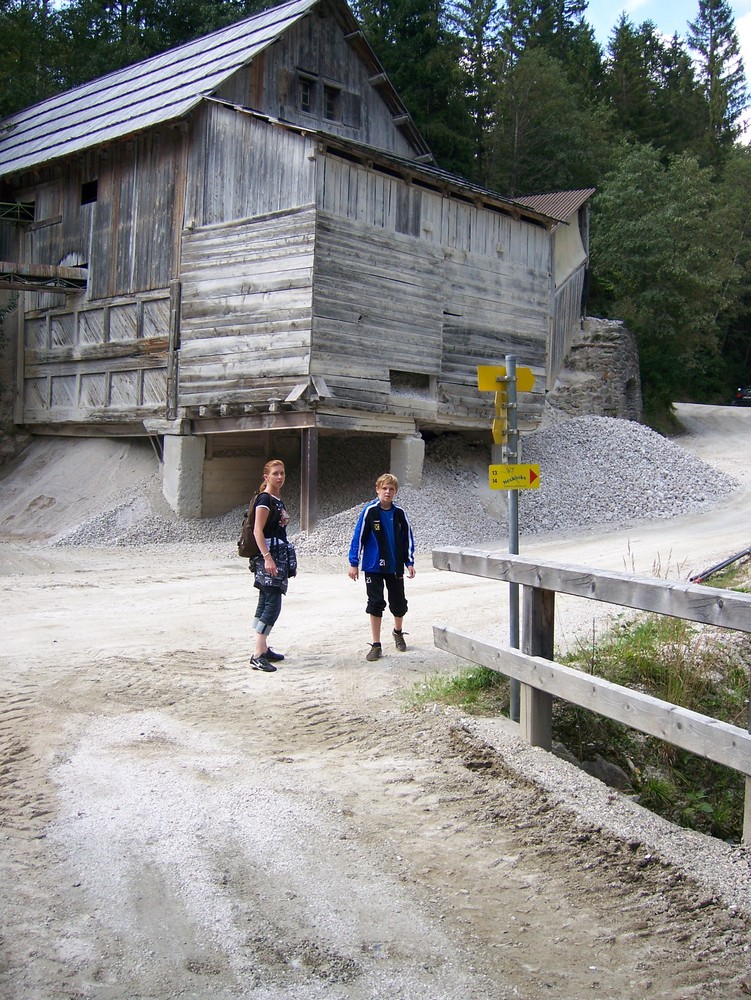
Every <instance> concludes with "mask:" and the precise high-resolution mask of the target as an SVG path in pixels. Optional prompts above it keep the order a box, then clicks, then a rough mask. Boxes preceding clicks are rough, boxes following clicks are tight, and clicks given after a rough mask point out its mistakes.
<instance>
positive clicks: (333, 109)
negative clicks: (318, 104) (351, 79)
mask: <svg viewBox="0 0 751 1000" xmlns="http://www.w3.org/2000/svg"><path fill="white" fill-rule="evenodd" d="M323 117H324V118H325V119H326V120H327V121H330V122H337V121H339V120H340V119H341V117H342V114H341V94H340V92H339V89H338V88H337V87H329V86H324V88H323Z"/></svg>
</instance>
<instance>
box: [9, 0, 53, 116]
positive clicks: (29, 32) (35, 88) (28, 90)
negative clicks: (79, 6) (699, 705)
mask: <svg viewBox="0 0 751 1000" xmlns="http://www.w3.org/2000/svg"><path fill="white" fill-rule="evenodd" d="M0 32H2V38H3V58H2V60H0V117H5V116H6V115H9V114H12V113H13V112H14V111H18V110H19V109H20V108H24V107H28V106H29V105H30V104H36V102H37V101H41V100H43V99H44V98H45V97H49V96H50V94H54V93H56V92H57V91H58V90H59V89H60V87H61V80H60V75H59V73H58V71H57V68H56V67H57V63H58V59H57V55H58V14H57V12H56V10H55V9H54V7H53V6H52V5H51V4H50V3H49V2H48V0H10V2H8V0H0Z"/></svg>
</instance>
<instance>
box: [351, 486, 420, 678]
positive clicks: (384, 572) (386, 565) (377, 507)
mask: <svg viewBox="0 0 751 1000" xmlns="http://www.w3.org/2000/svg"><path fill="white" fill-rule="evenodd" d="M398 489H399V481H398V479H397V478H396V476H392V475H391V473H390V472H385V473H384V474H383V475H382V476H379V477H378V479H377V480H376V494H377V497H378V499H377V500H371V501H370V503H368V504H366V506H365V507H364V508H363V509H362V511H361V512H360V516H359V517H358V519H357V524H356V526H355V533H354V535H353V536H352V544H351V545H350V547H349V578H350V580H357V578H358V576H359V575H360V571H359V565H360V557H361V556H362V571H363V573H364V574H365V587H366V591H367V595H368V604H367V607H366V608H365V611H366V613H367V614H369V615H370V633H371V638H372V640H373V641H372V643H371V644H370V649H369V650H368V652H367V654H366V656H365V659H366V660H369V661H371V662H372V661H373V660H377V659H378V658H379V657H380V655H381V652H382V649H381V619H382V618H383V612H384V610H385V609H386V602H385V601H384V599H383V587H384V584H385V585H386V592H387V594H388V600H389V610H390V611H391V613H392V615H393V616H394V630H393V632H392V633H391V634H392V635H393V637H394V643H395V645H396V648H397V649H398V650H399V652H401V653H403V652H405V651H406V649H407V644H406V642H405V641H404V633H403V632H402V622H403V620H404V616H405V615H406V613H407V599H406V597H405V596H404V568H405V566H406V568H407V576H408V577H409V578H410V580H411V579H412V578H413V577H414V575H415V540H414V538H413V536H412V528H411V527H410V523H409V519H408V518H407V515H406V513H405V512H404V510H403V509H402V508H401V507H399V506H398V505H397V504H395V503H394V497H395V496H396V491H397V490H398Z"/></svg>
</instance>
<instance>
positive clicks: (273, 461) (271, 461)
mask: <svg viewBox="0 0 751 1000" xmlns="http://www.w3.org/2000/svg"><path fill="white" fill-rule="evenodd" d="M275 465H281V467H282V468H283V469H284V462H283V461H282V460H281V458H271V459H269V461H268V462H267V463H266V464H265V465H264V467H263V476H264V478H263V479H262V480H261V485H260V486H259V487H258V489H257V490H256V493H263V492H264V490H265V489H266V476H268V474H269V473H270V472H271V470H272V469H273V468H274V466H275ZM285 472H286V469H285Z"/></svg>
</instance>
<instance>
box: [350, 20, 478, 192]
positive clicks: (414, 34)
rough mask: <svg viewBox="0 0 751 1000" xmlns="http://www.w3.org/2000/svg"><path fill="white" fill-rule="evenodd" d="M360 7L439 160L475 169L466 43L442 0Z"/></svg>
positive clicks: (465, 169) (390, 72)
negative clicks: (464, 62) (464, 61)
mask: <svg viewBox="0 0 751 1000" xmlns="http://www.w3.org/2000/svg"><path fill="white" fill-rule="evenodd" d="M355 12H356V14H357V16H358V17H359V19H360V21H361V23H362V25H363V28H364V30H365V34H366V36H367V38H368V41H369V42H370V44H371V45H372V46H373V48H374V50H375V52H376V55H377V56H378V58H379V59H380V60H381V62H382V63H383V66H384V69H385V70H386V72H387V73H388V75H389V78H390V79H391V82H392V83H393V84H394V86H395V87H396V89H397V91H398V92H399V94H400V96H401V98H402V99H403V101H404V103H405V104H406V106H407V108H408V109H409V111H410V113H411V114H412V116H413V118H414V120H415V124H416V125H417V127H418V128H419V129H420V131H421V132H422V134H423V135H424V137H425V139H426V141H427V143H428V145H429V146H430V148H431V150H432V152H433V154H434V155H435V157H436V160H437V161H438V163H439V164H440V165H441V166H442V167H444V168H445V169H447V170H453V171H455V172H456V173H460V174H464V175H465V176H466V175H468V174H470V173H471V172H472V170H473V157H472V152H473V148H472V130H473V124H472V118H471V116H470V113H469V109H468V106H467V95H466V86H465V85H466V79H465V72H464V69H463V67H462V43H461V40H460V38H459V36H458V35H457V34H456V33H455V32H453V31H452V30H451V28H450V25H449V19H448V15H447V11H446V10H445V8H444V6H443V3H442V0H389V2H388V3H386V2H383V0H362V2H361V3H360V4H359V5H358V6H357V8H356V10H355Z"/></svg>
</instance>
